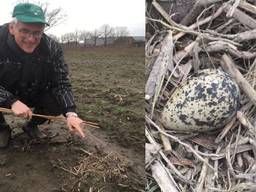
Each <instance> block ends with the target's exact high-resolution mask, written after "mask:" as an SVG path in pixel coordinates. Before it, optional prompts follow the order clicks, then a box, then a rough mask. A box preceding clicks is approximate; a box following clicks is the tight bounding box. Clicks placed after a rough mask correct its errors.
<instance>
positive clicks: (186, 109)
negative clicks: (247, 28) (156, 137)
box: [160, 69, 240, 132]
mask: <svg viewBox="0 0 256 192" xmlns="http://www.w3.org/2000/svg"><path fill="white" fill-rule="evenodd" d="M239 95H240V93H239V88H238V86H237V84H236V82H235V81H234V80H233V79H232V78H231V77H230V76H229V75H228V74H227V73H225V72H224V71H223V70H221V69H205V70H201V71H199V72H198V73H197V74H195V75H193V76H191V77H190V78H188V79H187V81H186V82H185V83H184V84H183V85H181V86H180V87H179V88H177V89H176V90H175V91H174V93H173V94H172V96H171V98H170V99H169V100H168V102H167V103H166V105H165V106H164V109H163V111H162V113H161V118H160V120H161V122H162V124H163V126H164V127H165V128H167V129H171V130H175V131H185V132H191V131H209V130H214V129H218V128H221V127H223V126H224V125H225V124H227V123H228V122H229V121H230V120H231V118H232V117H233V116H234V115H235V114H236V111H237V109H238V104H239Z"/></svg>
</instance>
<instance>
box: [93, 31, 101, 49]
mask: <svg viewBox="0 0 256 192" xmlns="http://www.w3.org/2000/svg"><path fill="white" fill-rule="evenodd" d="M100 36H101V33H100V32H99V30H97V29H94V31H93V32H91V39H92V40H93V42H94V46H95V47H96V45H97V40H98V38H99V37H100Z"/></svg>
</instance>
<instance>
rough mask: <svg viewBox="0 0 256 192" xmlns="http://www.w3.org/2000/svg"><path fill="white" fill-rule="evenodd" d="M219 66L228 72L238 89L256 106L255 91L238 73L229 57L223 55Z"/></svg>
mask: <svg viewBox="0 0 256 192" xmlns="http://www.w3.org/2000/svg"><path fill="white" fill-rule="evenodd" d="M222 61H223V62H220V63H221V66H222V67H223V68H224V70H225V71H226V72H228V73H229V74H230V75H231V76H232V77H233V78H234V80H235V81H236V83H237V84H238V85H239V87H240V88H241V89H242V90H243V92H244V93H245V94H246V95H247V96H248V97H249V99H250V100H251V101H252V102H253V104H254V105H255V106H256V91H255V90H254V88H253V87H252V86H251V85H250V84H249V83H248V81H246V79H245V78H244V76H243V75H242V74H241V73H240V71H239V70H238V69H237V67H236V65H235V64H234V62H233V60H232V59H231V57H229V56H228V55H226V54H224V55H223V56H222Z"/></svg>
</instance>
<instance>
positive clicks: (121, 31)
mask: <svg viewBox="0 0 256 192" xmlns="http://www.w3.org/2000/svg"><path fill="white" fill-rule="evenodd" d="M127 36H129V31H128V29H127V27H124V26H122V27H115V37H116V39H118V38H120V37H127Z"/></svg>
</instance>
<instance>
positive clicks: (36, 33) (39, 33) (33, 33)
mask: <svg viewBox="0 0 256 192" xmlns="http://www.w3.org/2000/svg"><path fill="white" fill-rule="evenodd" d="M18 31H19V33H21V34H22V35H23V36H24V37H30V35H31V36H33V37H34V38H40V37H42V35H43V31H30V30H28V29H25V28H22V29H18Z"/></svg>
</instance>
